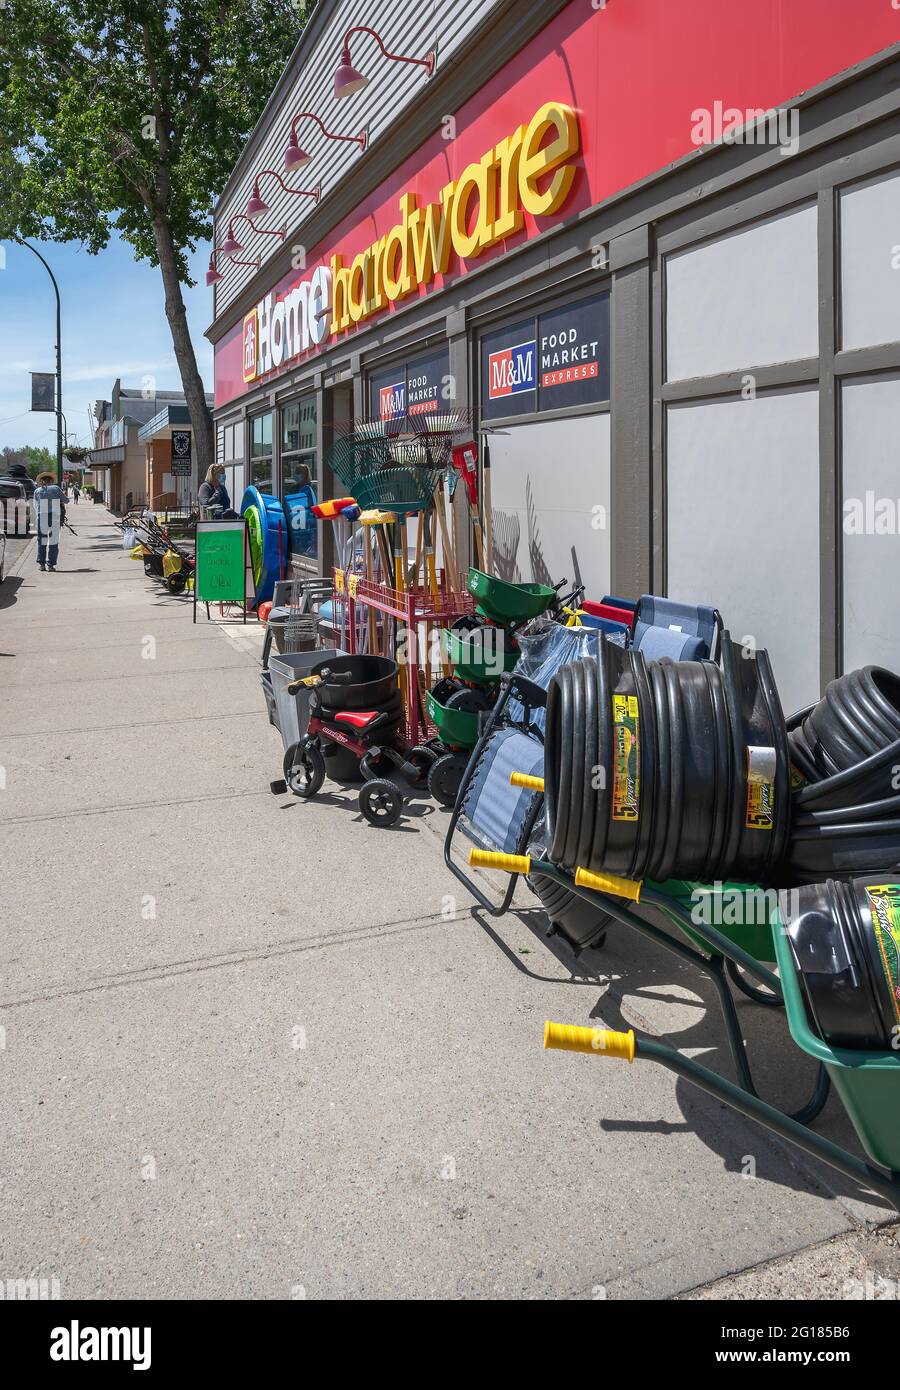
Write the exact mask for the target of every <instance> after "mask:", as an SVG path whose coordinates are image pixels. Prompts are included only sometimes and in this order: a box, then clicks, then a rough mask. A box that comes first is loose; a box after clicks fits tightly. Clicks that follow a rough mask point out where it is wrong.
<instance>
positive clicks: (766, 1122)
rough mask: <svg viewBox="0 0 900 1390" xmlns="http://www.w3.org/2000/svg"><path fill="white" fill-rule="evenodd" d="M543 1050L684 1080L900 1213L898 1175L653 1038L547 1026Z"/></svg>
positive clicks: (600, 1030) (556, 1025) (899, 1181)
mask: <svg viewBox="0 0 900 1390" xmlns="http://www.w3.org/2000/svg"><path fill="white" fill-rule="evenodd" d="M544 1047H546V1048H558V1049H559V1050H561V1051H563V1052H586V1053H590V1054H591V1055H592V1056H595V1057H611V1058H620V1059H622V1060H624V1061H627V1062H633V1061H634V1060H635V1058H645V1059H649V1060H650V1061H654V1062H659V1063H660V1064H661V1065H662V1066H664V1067H667V1068H668V1070H669V1071H673V1072H675V1074H676V1075H677V1076H682V1077H684V1079H685V1080H686V1081H689V1082H690V1083H691V1085H692V1086H697V1087H699V1089H700V1090H701V1091H706V1093H707V1094H708V1095H711V1096H714V1097H715V1098H716V1100H720V1101H722V1102H723V1103H724V1104H725V1105H729V1106H731V1108H732V1110H737V1111H738V1112H739V1114H741V1115H744V1116H745V1117H746V1118H747V1119H748V1120H755V1121H756V1122H757V1124H760V1125H762V1126H763V1128H764V1129H769V1130H771V1131H772V1132H773V1133H774V1134H778V1135H780V1136H781V1138H782V1139H787V1140H788V1142H789V1143H792V1144H796V1145H797V1147H798V1148H800V1149H803V1150H804V1152H806V1153H808V1154H811V1155H812V1157H813V1158H818V1159H821V1160H822V1162H823V1163H827V1164H828V1165H829V1167H831V1168H836V1169H837V1171H838V1172H839V1173H843V1174H844V1175H845V1176H846V1177H848V1178H850V1179H852V1181H854V1182H858V1183H861V1184H862V1185H863V1186H864V1187H868V1188H870V1189H871V1191H873V1192H877V1193H878V1195H879V1196H881V1197H884V1198H885V1200H886V1201H887V1202H889V1203H890V1205H891V1206H892V1207H894V1209H895V1210H896V1211H898V1212H900V1173H895V1172H890V1171H889V1170H888V1169H885V1168H877V1167H875V1166H874V1164H871V1163H866V1162H864V1160H863V1159H861V1158H857V1157H856V1156H855V1155H854V1154H850V1153H847V1151H846V1149H842V1148H839V1146H838V1145H837V1144H833V1143H832V1142H831V1140H830V1139H825V1138H824V1137H823V1136H822V1135H821V1134H816V1133H815V1131H814V1130H811V1129H807V1128H806V1126H805V1125H802V1124H800V1123H799V1122H798V1121H797V1120H796V1119H795V1118H794V1117H793V1116H791V1115H785V1114H783V1112H782V1111H780V1110H776V1109H775V1107H774V1106H773V1105H769V1103H768V1102H767V1101H764V1100H760V1098H759V1096H757V1095H754V1094H753V1092H752V1091H747V1090H745V1089H744V1088H742V1087H741V1086H736V1085H735V1084H734V1082H733V1081H728V1080H726V1078H725V1077H724V1076H720V1075H719V1074H718V1072H714V1071H710V1069H709V1068H708V1067H704V1066H703V1065H702V1063H700V1062H695V1061H694V1059H693V1058H692V1057H685V1056H684V1054H683V1053H681V1052H678V1051H676V1049H675V1048H673V1047H669V1046H667V1044H666V1043H661V1042H657V1041H656V1039H655V1038H640V1037H635V1034H634V1032H633V1031H632V1030H629V1031H628V1032H627V1033H621V1032H614V1031H612V1030H608V1029H606V1028H583V1027H578V1026H567V1025H565V1024H560V1023H551V1022H549V1021H548V1022H547V1023H545V1024H544Z"/></svg>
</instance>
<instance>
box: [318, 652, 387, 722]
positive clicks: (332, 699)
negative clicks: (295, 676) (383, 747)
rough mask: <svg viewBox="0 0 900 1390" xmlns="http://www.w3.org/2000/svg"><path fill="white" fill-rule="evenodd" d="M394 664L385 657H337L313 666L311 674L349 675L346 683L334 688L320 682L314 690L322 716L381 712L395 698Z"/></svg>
mask: <svg viewBox="0 0 900 1390" xmlns="http://www.w3.org/2000/svg"><path fill="white" fill-rule="evenodd" d="M398 669H399V668H398V666H397V663H396V661H391V660H390V659H389V658H388V657H386V656H339V657H335V658H333V659H331V660H329V661H325V662H320V664H319V665H318V666H314V667H313V669H312V674H313V675H314V676H320V675H321V674H322V672H323V671H324V670H328V671H331V672H333V673H334V674H335V675H343V674H344V673H346V672H348V671H349V673H350V680H349V681H346V682H343V681H337V682H335V683H334V684H331V683H329V682H328V681H323V683H322V684H321V685H320V686H317V688H316V694H317V695H318V697H319V703H320V704H321V707H322V710H323V711H324V712H330V711H334V710H343V709H346V710H381V709H383V708H384V706H385V705H387V704H388V703H389V701H391V700H392V699H394V698H395V697H396V696H397V694H398V688H397V672H398Z"/></svg>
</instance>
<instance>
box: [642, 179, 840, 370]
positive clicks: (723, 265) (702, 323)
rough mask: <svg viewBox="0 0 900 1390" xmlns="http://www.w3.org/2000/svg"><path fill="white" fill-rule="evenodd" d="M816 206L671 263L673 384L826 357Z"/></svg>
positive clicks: (685, 254)
mask: <svg viewBox="0 0 900 1390" xmlns="http://www.w3.org/2000/svg"><path fill="white" fill-rule="evenodd" d="M816 245H817V230H816V207H815V204H812V205H810V206H809V207H805V208H800V209H798V210H792V211H791V212H785V213H781V214H779V215H778V216H776V217H770V218H768V219H767V220H766V221H764V222H756V223H754V224H753V225H751V226H748V227H741V228H739V229H738V230H737V231H733V232H728V233H727V234H726V235H725V236H720V237H716V238H715V239H714V240H712V241H707V242H705V243H703V244H702V245H700V246H692V247H691V248H690V249H688V250H686V251H679V252H678V253H676V254H674V255H670V256H668V257H667V259H666V379H667V380H668V381H684V380H688V379H690V378H691V377H699V376H715V375H717V374H719V373H721V372H732V371H739V370H741V369H743V368H749V367H757V366H763V365H765V364H768V363H773V362H792V361H796V360H802V359H803V358H807V357H815V356H816V355H817V354H818V351H819V280H818V275H819V271H818V261H817V258H816Z"/></svg>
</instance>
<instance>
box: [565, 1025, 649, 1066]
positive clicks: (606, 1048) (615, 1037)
mask: <svg viewBox="0 0 900 1390" xmlns="http://www.w3.org/2000/svg"><path fill="white" fill-rule="evenodd" d="M544 1047H550V1048H554V1047H555V1048H558V1049H559V1050H560V1051H561V1052H590V1053H593V1054H595V1055H596V1056H600V1057H622V1058H624V1059H625V1061H626V1062H633V1061H634V1032H633V1031H632V1029H631V1028H629V1030H628V1032H627V1033H616V1032H614V1031H613V1029H611V1028H578V1027H576V1025H575V1024H571V1023H551V1021H550V1019H549V1018H548V1019H547V1022H546V1023H545V1024H544Z"/></svg>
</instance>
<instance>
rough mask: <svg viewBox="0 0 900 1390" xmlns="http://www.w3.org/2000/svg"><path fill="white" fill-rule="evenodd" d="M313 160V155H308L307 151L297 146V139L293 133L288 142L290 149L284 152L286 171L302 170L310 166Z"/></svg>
mask: <svg viewBox="0 0 900 1390" xmlns="http://www.w3.org/2000/svg"><path fill="white" fill-rule="evenodd" d="M311 159H312V155H308V154H307V153H306V151H305V150H301V148H300V146H299V145H298V144H297V137H296V135H294V134H293V132H292V133H291V138H290V140H289V141H288V147H287V149H286V150H285V152H284V167H285V169H302V168H303V166H304V165H306V164H309V162H310V160H311Z"/></svg>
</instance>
